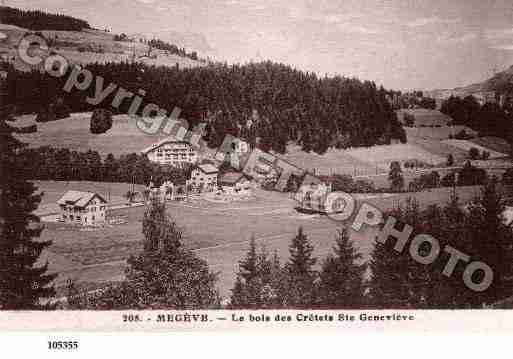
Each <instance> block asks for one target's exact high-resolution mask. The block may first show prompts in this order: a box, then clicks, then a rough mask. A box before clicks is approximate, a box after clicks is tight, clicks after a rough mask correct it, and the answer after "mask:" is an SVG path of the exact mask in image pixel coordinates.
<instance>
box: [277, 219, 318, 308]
mask: <svg viewBox="0 0 513 359" xmlns="http://www.w3.org/2000/svg"><path fill="white" fill-rule="evenodd" d="M313 250H314V248H313V246H312V245H311V244H310V242H309V241H308V238H307V237H306V235H305V234H304V233H303V228H302V227H299V230H298V233H297V235H296V236H295V237H294V238H293V239H292V243H291V244H290V246H289V253H290V258H289V261H288V262H287V263H286V265H285V275H286V293H285V305H286V306H287V307H313V306H314V305H315V302H316V295H317V288H316V279H317V275H318V274H317V272H316V271H315V270H314V269H313V267H314V265H315V263H316V262H317V258H315V257H313Z"/></svg>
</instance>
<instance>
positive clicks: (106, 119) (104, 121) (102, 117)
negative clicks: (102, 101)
mask: <svg viewBox="0 0 513 359" xmlns="http://www.w3.org/2000/svg"><path fill="white" fill-rule="evenodd" d="M111 127H112V112H110V111H109V110H106V109H103V108H99V109H96V110H94V111H93V114H92V116H91V123H90V125H89V130H90V132H91V133H95V134H99V133H105V132H107V131H108V130H109V129H110V128H111Z"/></svg>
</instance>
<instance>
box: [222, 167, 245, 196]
mask: <svg viewBox="0 0 513 359" xmlns="http://www.w3.org/2000/svg"><path fill="white" fill-rule="evenodd" d="M217 183H218V185H219V187H221V188H222V189H223V191H224V192H226V193H231V194H236V193H249V192H251V182H250V181H249V179H248V177H247V176H246V175H245V174H244V173H241V172H226V173H224V174H223V175H221V176H220V177H219V178H218V180H217Z"/></svg>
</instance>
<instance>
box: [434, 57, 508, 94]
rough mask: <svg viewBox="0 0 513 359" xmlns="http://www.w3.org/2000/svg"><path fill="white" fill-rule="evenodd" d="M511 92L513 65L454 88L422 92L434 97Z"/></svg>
mask: <svg viewBox="0 0 513 359" xmlns="http://www.w3.org/2000/svg"><path fill="white" fill-rule="evenodd" d="M492 92H494V93H496V94H499V95H500V94H504V93H510V94H511V93H513V65H512V66H510V67H509V68H507V69H506V70H504V71H501V72H498V73H496V74H495V75H493V76H492V77H491V78H489V79H488V80H485V81H483V82H479V83H475V84H471V85H468V86H463V87H456V88H454V89H437V90H430V91H424V94H425V95H426V96H429V97H433V98H435V99H445V98H448V97H449V96H451V95H452V96H458V97H465V96H468V95H482V94H485V93H492Z"/></svg>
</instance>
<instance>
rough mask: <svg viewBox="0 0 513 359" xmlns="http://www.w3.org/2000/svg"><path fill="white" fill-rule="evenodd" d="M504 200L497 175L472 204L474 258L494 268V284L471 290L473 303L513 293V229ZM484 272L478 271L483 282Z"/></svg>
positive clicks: (470, 236)
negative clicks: (506, 220)
mask: <svg viewBox="0 0 513 359" xmlns="http://www.w3.org/2000/svg"><path fill="white" fill-rule="evenodd" d="M504 208H505V207H504V201H503V200H502V198H501V195H500V193H499V190H498V188H497V179H496V178H495V177H494V178H492V179H491V180H489V181H488V183H487V184H486V185H485V186H484V188H483V189H482V193H481V196H480V198H479V199H478V200H477V201H475V202H474V203H472V204H471V205H470V206H469V216H468V219H467V223H468V224H467V226H468V228H469V231H468V236H467V238H468V240H469V241H471V242H470V243H469V245H470V248H469V251H470V253H471V254H472V260H480V261H483V262H485V263H486V264H488V265H489V266H490V267H491V269H492V271H493V282H492V284H491V286H490V287H489V288H488V289H486V290H484V291H482V292H478V293H476V292H474V293H470V292H469V298H468V301H469V303H470V304H471V305H472V306H473V307H480V306H482V305H490V304H493V303H494V302H496V301H499V300H501V299H504V298H506V297H509V296H511V286H512V284H513V281H512V279H513V229H512V228H511V226H508V225H506V224H505V221H504V216H503V212H504ZM481 279H482V273H475V275H474V279H473V280H474V282H475V283H479V282H480V281H481Z"/></svg>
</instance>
